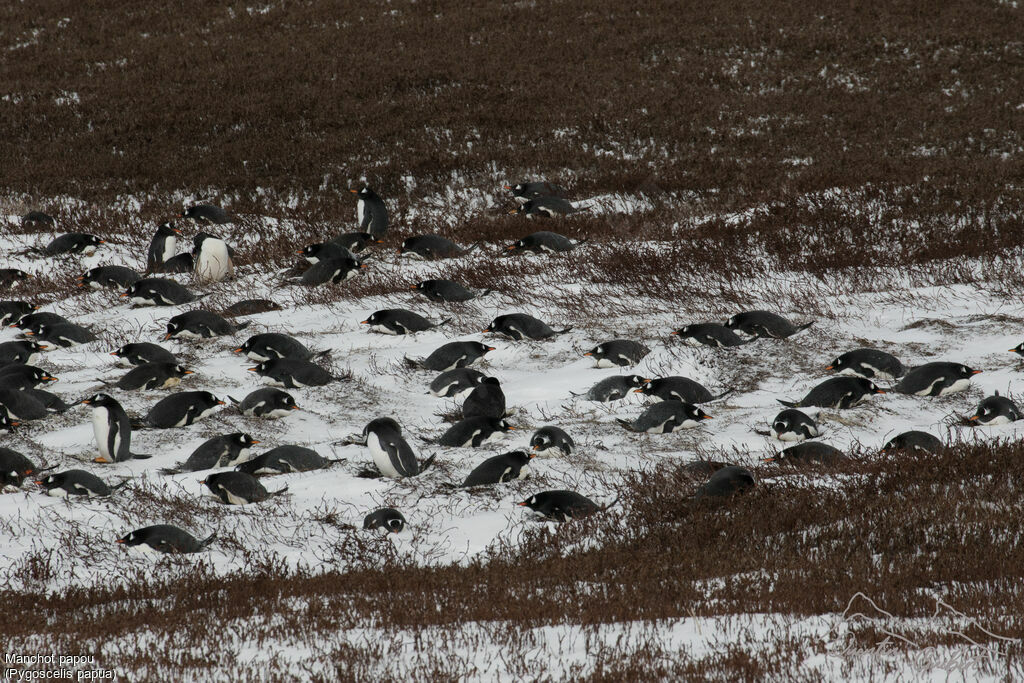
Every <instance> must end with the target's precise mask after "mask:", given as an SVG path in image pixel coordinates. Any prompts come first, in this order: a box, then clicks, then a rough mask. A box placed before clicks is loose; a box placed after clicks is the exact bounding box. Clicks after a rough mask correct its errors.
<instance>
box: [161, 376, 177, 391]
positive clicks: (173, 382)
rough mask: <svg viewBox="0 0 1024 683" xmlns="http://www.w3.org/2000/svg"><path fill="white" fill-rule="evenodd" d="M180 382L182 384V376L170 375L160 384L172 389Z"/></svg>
mask: <svg viewBox="0 0 1024 683" xmlns="http://www.w3.org/2000/svg"><path fill="white" fill-rule="evenodd" d="M179 384H181V378H180V377H168V378H167V379H165V380H164V383H163V384H162V385H160V386H162V387H163V388H164V389H170V388H171V387H176V386H178V385H179Z"/></svg>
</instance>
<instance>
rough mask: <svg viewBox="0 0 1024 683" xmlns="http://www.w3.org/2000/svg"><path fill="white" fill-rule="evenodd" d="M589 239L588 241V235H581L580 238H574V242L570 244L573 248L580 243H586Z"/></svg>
mask: <svg viewBox="0 0 1024 683" xmlns="http://www.w3.org/2000/svg"><path fill="white" fill-rule="evenodd" d="M589 241H590V238H589V237H581V238H580V239H578V240H576V243H575V244H573V245H572V246H573V248H575V247H578V246H580V245H581V244H586V243H587V242H589Z"/></svg>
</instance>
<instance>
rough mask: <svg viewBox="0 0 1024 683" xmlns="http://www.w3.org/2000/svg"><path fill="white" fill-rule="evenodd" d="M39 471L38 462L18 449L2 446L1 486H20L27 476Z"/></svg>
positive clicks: (0, 461)
mask: <svg viewBox="0 0 1024 683" xmlns="http://www.w3.org/2000/svg"><path fill="white" fill-rule="evenodd" d="M4 417H6V415H5V416H4ZM38 471H39V468H38V467H37V466H36V464H35V463H34V462H32V461H31V460H29V459H28V458H26V457H25V456H24V455H22V454H21V453H19V452H18V451H16V450H13V449H11V448H4V447H3V446H0V487H4V486H17V487H20V486H21V482H22V481H23V480H24V479H25V477H28V476H30V475H32V474H34V473H35V472H38Z"/></svg>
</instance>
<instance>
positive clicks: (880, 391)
mask: <svg viewBox="0 0 1024 683" xmlns="http://www.w3.org/2000/svg"><path fill="white" fill-rule="evenodd" d="M875 393H876V394H884V393H885V391H884V390H883V389H876V390H875Z"/></svg>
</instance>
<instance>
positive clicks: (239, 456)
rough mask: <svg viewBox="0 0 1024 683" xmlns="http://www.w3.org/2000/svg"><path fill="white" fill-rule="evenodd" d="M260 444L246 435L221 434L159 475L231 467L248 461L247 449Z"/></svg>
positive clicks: (240, 433)
mask: <svg viewBox="0 0 1024 683" xmlns="http://www.w3.org/2000/svg"><path fill="white" fill-rule="evenodd" d="M258 443H260V442H259V441H256V440H255V439H253V438H252V437H251V436H249V435H248V434H244V433H242V432H235V433H234V434H222V435H220V436H215V437H213V438H212V439H207V440H206V441H204V442H203V443H202V444H200V445H199V447H198V448H196V449H195V450H194V451H192V454H191V455H189V456H188V460H186V461H185V462H183V463H180V464H179V465H177V466H176V467H168V468H164V469H162V470H160V473H161V474H178V473H180V472H198V471H199V470H208V469H212V468H214V467H231V466H233V465H237V464H238V463H240V462H243V461H244V460H246V459H248V457H249V449H250V448H252V447H253V446H255V445H256V444H258Z"/></svg>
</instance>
